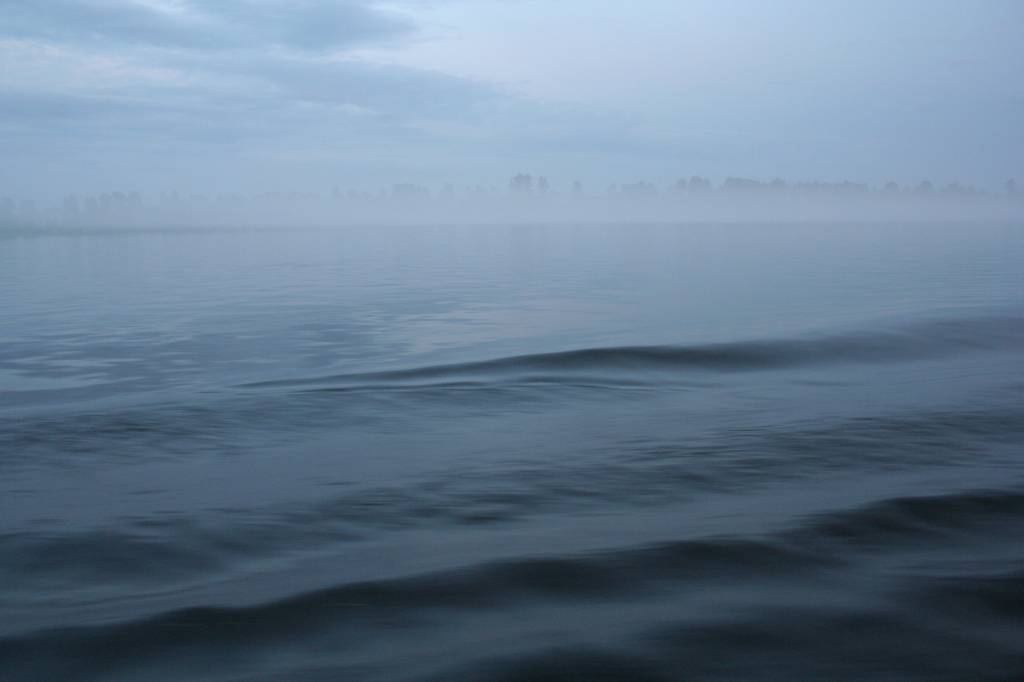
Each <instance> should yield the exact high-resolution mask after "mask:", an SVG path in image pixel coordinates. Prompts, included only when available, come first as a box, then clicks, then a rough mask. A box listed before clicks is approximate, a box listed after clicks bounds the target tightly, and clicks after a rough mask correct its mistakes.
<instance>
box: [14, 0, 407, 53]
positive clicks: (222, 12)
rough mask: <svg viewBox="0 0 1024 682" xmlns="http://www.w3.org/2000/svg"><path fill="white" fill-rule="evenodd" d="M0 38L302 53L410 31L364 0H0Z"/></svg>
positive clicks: (396, 18) (401, 20)
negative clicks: (174, 0)
mask: <svg viewBox="0 0 1024 682" xmlns="http://www.w3.org/2000/svg"><path fill="white" fill-rule="evenodd" d="M0 15H2V16H3V21H2V22H0V37H4V38H14V39H22V40H43V41H50V42H57V43H86V44H93V45H100V46H106V47H110V48H114V49H120V48H124V47H129V46H148V47H159V48H186V49H202V50H224V49H245V48H266V47H281V48H286V49H291V50H298V51H304V52H319V51H330V50H338V49H344V48H349V47H352V46H354V45H359V44H364V43H369V42H377V41H384V40H390V39H394V38H396V37H399V36H401V35H403V34H407V33H409V32H411V31H412V30H413V26H412V24H411V23H410V22H409V21H408V20H406V19H404V18H402V17H400V16H399V15H396V14H393V13H389V12H386V11H384V10H382V9H379V8H378V7H377V6H376V4H375V3H373V2H368V1H366V0H216V2H202V3H201V2H196V1H195V0H187V1H183V2H177V3H174V4H166V3H164V4H157V3H154V2H152V1H150V2H141V1H140V0H0Z"/></svg>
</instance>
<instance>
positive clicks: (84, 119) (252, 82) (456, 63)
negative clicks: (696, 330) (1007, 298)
mask: <svg viewBox="0 0 1024 682" xmlns="http://www.w3.org/2000/svg"><path fill="white" fill-rule="evenodd" d="M0 137H2V144H3V150H4V159H3V163H2V164H0V195H3V194H15V195H24V196H38V197H46V196H51V195H57V194H61V193H64V192H69V191H78V192H95V191H108V190H114V189H121V190H125V191H128V190H137V191H142V192H158V191H161V190H163V189H174V188H177V189H179V190H181V191H209V192H223V191H241V192H253V191H264V190H269V189H281V190H301V189H308V190H310V191H317V192H323V191H325V190H328V189H329V188H330V187H331V186H333V185H340V186H342V187H355V188H372V187H377V186H381V185H384V184H387V183H390V182H405V181H408V182H419V183H424V184H428V185H430V186H431V187H435V188H436V187H437V186H439V185H440V184H441V183H443V182H454V183H457V184H460V185H461V184H476V183H481V184H486V185H504V184H505V183H506V182H507V180H506V179H507V177H508V176H509V175H511V174H513V173H516V172H520V171H523V172H532V173H535V174H542V175H547V176H549V177H550V178H551V181H552V184H553V185H554V186H555V187H556V188H559V187H566V186H567V185H568V184H570V183H571V182H572V181H573V180H575V179H579V180H581V181H583V182H584V183H587V184H588V186H593V187H600V188H602V189H603V187H604V186H605V185H606V184H608V183H610V182H625V181H635V180H639V179H646V180H651V181H654V182H658V183H665V182H669V181H671V180H673V179H675V178H677V177H680V176H690V175H693V174H701V175H706V176H710V177H712V178H714V179H720V178H722V177H724V176H727V175H738V176H747V177H754V178H759V179H771V178H773V177H775V176H781V177H784V178H787V179H794V180H795V179H805V180H814V179H820V180H842V179H851V180H858V181H864V182H871V183H881V182H884V181H886V180H889V179H893V180H896V181H898V182H904V183H910V182H917V181H920V180H922V179H925V178H928V179H931V180H932V181H934V182H937V183H946V182H952V181H960V182H977V183H980V184H982V185H986V186H991V187H995V186H998V185H999V184H1001V183H1002V182H1003V181H1004V180H1006V179H1007V178H1009V177H1012V176H1017V177H1018V178H1021V177H1024V2H1021V1H1020V0H961V1H957V2H953V1H947V0H890V1H884V2H883V1H882V0H877V1H871V0H863V1H860V2H855V1H854V0H792V1H784V0H779V1H777V2H768V1H765V0H697V1H687V0H632V1H629V2H627V1H626V0H405V1H393V2H374V1H371V0H206V1H200V0H0Z"/></svg>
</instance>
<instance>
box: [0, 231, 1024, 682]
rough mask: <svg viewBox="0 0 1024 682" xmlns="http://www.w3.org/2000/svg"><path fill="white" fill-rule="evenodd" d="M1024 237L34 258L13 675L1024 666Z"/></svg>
mask: <svg viewBox="0 0 1024 682" xmlns="http://www.w3.org/2000/svg"><path fill="white" fill-rule="evenodd" d="M1022 263H1024V226H1020V225H992V224H965V225H831V224H829V225H824V224H822V225H819V224H803V225H783V224H776V225H734V226H724V225H708V226H700V225H690V226H629V225H623V226H616V227H608V226H603V227H598V226H576V227H564V226H563V227H530V228H524V227H479V228H444V227H430V228H417V229H413V228H402V229H399V228H395V229H383V228H380V229H372V230H371V229H354V230H321V231H312V230H311V231H299V230H253V231H229V230H222V231H203V230H194V231H162V232H161V231H145V232H143V231H140V232H131V231H126V232H125V231H94V232H86V233H75V234H64V235H60V234H57V235H47V236H41V237H17V238H15V237H7V238H2V237H0V287H2V290H3V292H4V298H3V304H2V309H0V311H2V322H0V671H2V672H0V678H2V679H3V680H5V681H6V680H55V679H85V680H107V679H116V680H121V679H133V680H134V679H144V680H164V679H166V680H181V679H188V680H242V679H245V680H282V679H289V680H298V679H302V680H328V679H329V680H341V679H345V680H351V679H360V680H363V679H366V680H459V679H465V680H479V679H489V680H490V679H494V680H534V679H586V680H595V679H630V680H663V679H664V680H669V679H700V680H704V679H706V680H741V679H742V680H793V679H829V680H844V679H851V680H861V679H871V680H885V679H900V680H903V679H922V680H946V679H948V680H961V679H963V680H982V679H993V680H1011V679H1019V678H1020V677H1022V676H1024V543H1021V537H1022V536H1024V460H1022V447H1021V446H1022V443H1024V299H1022V297H1021V293H1022V292H1024V267H1022Z"/></svg>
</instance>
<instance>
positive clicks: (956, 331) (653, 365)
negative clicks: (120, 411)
mask: <svg viewBox="0 0 1024 682" xmlns="http://www.w3.org/2000/svg"><path fill="white" fill-rule="evenodd" d="M1022 343H1024V318H1022V317H1018V316H986V317H975V318H956V319H941V320H931V321H927V322H921V323H917V324H914V325H908V326H904V327H901V328H894V329H889V330H880V331H875V332H859V333H851V334H844V335H836V336H821V337H817V338H803V339H800V338H794V339H778V340H765V341H745V342H735V343H718V344H705V345H693V346H617V347H606V348H582V349H575V350H568V351H560V352H554V353H537V354H528V355H516V356H510V357H505V358H497V359H492V360H483V361H477V362H463V363H454V364H443V365H432V366H424V367H415V368H409V369H400V370H392V371H382V372H357V373H347V374H334V375H330V376H324V377H310V378H301V379H283V380H274V381H260V382H254V383H248V384H244V385H243V387H245V388H270V387H297V388H311V389H316V388H321V389H322V387H324V386H330V387H331V388H333V389H335V390H339V389H366V388H386V387H398V388H401V387H417V386H423V385H428V386H437V385H442V386H446V387H451V388H473V387H474V386H478V385H484V384H487V383H489V382H494V381H497V380H502V379H504V380H516V381H522V382H532V383H550V384H557V383H562V382H576V383H580V382H582V383H592V384H594V385H609V384H615V385H623V384H624V385H642V384H643V382H642V381H640V380H639V377H638V376H637V375H639V374H642V373H650V372H657V373H658V374H659V376H660V377H664V375H665V373H671V372H742V371H755V370H770V369H781V368H789V367H799V366H809V365H830V364H845V363H879V362H897V361H905V360H918V359H927V358H930V357H936V356H943V355H949V354H953V353H957V352H965V351H980V350H995V351H998V350H1018V349H1019V348H1020V346H1021V344H1022ZM623 375H624V376H625V377H630V376H632V377H633V378H634V380H633V381H629V379H628V378H625V379H624V378H623ZM474 379H475V380H476V382H474V381H473V380H474Z"/></svg>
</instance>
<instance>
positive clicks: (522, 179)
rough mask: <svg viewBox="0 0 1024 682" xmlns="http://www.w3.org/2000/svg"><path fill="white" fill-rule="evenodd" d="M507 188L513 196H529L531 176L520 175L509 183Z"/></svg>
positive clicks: (531, 188) (531, 183)
mask: <svg viewBox="0 0 1024 682" xmlns="http://www.w3.org/2000/svg"><path fill="white" fill-rule="evenodd" d="M508 187H509V189H510V190H511V191H512V193H514V194H529V193H530V192H532V191H533V176H532V175H527V174H525V173H520V174H519V175H516V176H515V177H513V178H512V179H511V180H510V181H509V183H508Z"/></svg>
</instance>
